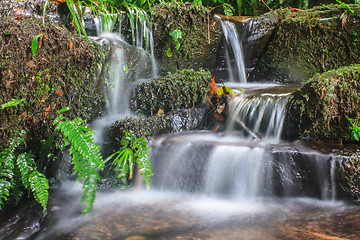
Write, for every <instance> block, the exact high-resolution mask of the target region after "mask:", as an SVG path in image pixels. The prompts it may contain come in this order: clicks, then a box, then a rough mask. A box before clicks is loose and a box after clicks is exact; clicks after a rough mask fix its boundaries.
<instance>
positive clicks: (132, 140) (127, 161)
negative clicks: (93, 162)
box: [105, 130, 153, 188]
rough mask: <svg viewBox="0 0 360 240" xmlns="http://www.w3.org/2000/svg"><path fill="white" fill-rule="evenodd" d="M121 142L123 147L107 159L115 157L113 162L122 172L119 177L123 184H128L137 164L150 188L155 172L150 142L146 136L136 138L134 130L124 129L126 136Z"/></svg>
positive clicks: (116, 168)
mask: <svg viewBox="0 0 360 240" xmlns="http://www.w3.org/2000/svg"><path fill="white" fill-rule="evenodd" d="M120 144H121V148H120V149H119V150H118V151H117V152H115V153H114V154H112V155H111V156H109V157H108V158H107V159H106V160H105V161H106V162H107V161H109V160H111V159H112V158H114V157H115V158H114V159H113V162H112V164H113V165H114V166H115V171H117V172H120V174H119V176H118V177H119V178H120V181H121V182H122V183H123V184H126V183H127V180H128V179H131V178H132V175H133V169H134V167H135V165H137V166H138V167H139V172H140V174H141V175H142V176H143V177H144V178H143V180H144V182H145V185H146V187H147V188H150V186H151V184H150V180H151V179H150V177H151V176H152V175H153V174H152V171H151V163H150V161H149V160H148V158H149V155H148V153H147V151H149V150H150V149H149V148H148V147H147V144H148V142H147V141H146V138H144V137H141V138H136V137H135V135H134V134H133V133H132V132H127V131H126V130H124V136H123V137H122V139H121V141H120ZM127 176H128V177H127Z"/></svg>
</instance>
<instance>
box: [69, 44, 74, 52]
mask: <svg viewBox="0 0 360 240" xmlns="http://www.w3.org/2000/svg"><path fill="white" fill-rule="evenodd" d="M73 45H74V43H73V42H70V46H69V47H70V51H71V50H72V49H73Z"/></svg>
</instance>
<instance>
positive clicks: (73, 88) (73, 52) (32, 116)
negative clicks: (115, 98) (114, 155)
mask: <svg viewBox="0 0 360 240" xmlns="http://www.w3.org/2000/svg"><path fill="white" fill-rule="evenodd" d="M0 23H1V24H0V48H1V51H0V63H1V64H0V91H1V92H2V96H1V98H0V104H3V103H6V102H8V101H10V100H11V99H21V98H25V102H24V103H23V104H20V105H18V106H16V107H9V108H6V109H4V110H1V111H0V138H1V142H0V148H4V147H5V146H6V144H7V141H8V138H9V137H10V135H11V134H12V132H13V129H14V128H17V127H22V128H24V129H26V130H27V132H28V134H27V148H28V149H31V151H32V152H33V153H34V154H40V153H39V152H40V151H41V150H40V148H41V144H42V143H41V142H42V139H46V138H48V136H49V135H51V134H52V130H53V126H52V123H53V119H54V118H55V117H56V116H57V114H56V111H57V110H59V109H61V108H63V107H71V110H70V111H69V112H67V113H66V114H67V115H68V117H70V118H74V117H76V116H80V117H82V118H83V119H86V120H89V119H92V118H95V117H96V116H95V115H94V111H93V109H94V108H101V106H102V105H103V103H104V99H103V96H102V93H99V92H96V91H95V90H94V88H93V83H94V79H95V77H96V76H97V70H98V66H99V65H101V64H102V61H103V59H102V57H103V56H102V55H103V54H105V53H104V51H105V50H104V49H100V47H99V46H92V45H90V44H89V43H88V42H87V41H86V40H84V39H82V38H79V37H78V35H77V33H74V32H70V31H68V30H67V29H65V28H64V27H62V26H61V25H56V24H54V23H51V22H46V24H45V26H44V25H43V24H42V19H38V18H36V17H23V18H22V19H21V20H15V19H14V18H10V17H6V16H0ZM7 29H10V30H11V31H10V34H9V35H8V34H5V33H4V31H5V30H7ZM38 34H43V37H42V38H40V41H39V48H38V50H37V54H36V57H35V56H33V54H32V51H31V43H32V40H33V38H34V36H36V35H38ZM70 43H72V48H71V49H70Z"/></svg>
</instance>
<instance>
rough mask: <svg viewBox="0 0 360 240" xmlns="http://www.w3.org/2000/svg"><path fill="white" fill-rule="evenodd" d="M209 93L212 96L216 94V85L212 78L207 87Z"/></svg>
mask: <svg viewBox="0 0 360 240" xmlns="http://www.w3.org/2000/svg"><path fill="white" fill-rule="evenodd" d="M209 91H210V93H211V94H212V95H215V94H216V93H217V87H216V84H215V77H213V78H212V79H211V82H210V86H209Z"/></svg>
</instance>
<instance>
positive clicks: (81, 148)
mask: <svg viewBox="0 0 360 240" xmlns="http://www.w3.org/2000/svg"><path fill="white" fill-rule="evenodd" d="M66 110H67V109H66V108H65V109H62V110H60V111H58V113H61V112H63V111H66ZM54 125H56V127H55V129H57V130H60V131H61V132H62V133H63V134H64V138H67V139H68V140H69V143H70V144H71V146H70V154H72V163H73V165H74V173H75V174H77V180H78V181H81V180H83V196H82V198H81V201H82V202H85V203H86V207H85V208H84V209H83V213H84V214H87V213H89V212H90V211H91V209H92V205H93V203H94V201H95V195H96V190H97V185H96V182H97V180H99V179H100V176H99V174H98V172H97V171H98V170H103V168H104V162H103V159H102V157H101V155H100V152H99V151H100V147H99V146H98V145H96V144H95V142H94V140H93V137H92V133H93V132H92V131H91V130H90V129H89V128H87V127H86V126H85V125H84V121H83V120H82V119H81V118H75V119H73V120H69V119H68V118H65V117H64V116H62V115H60V116H58V117H57V118H56V119H55V120H54Z"/></svg>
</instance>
